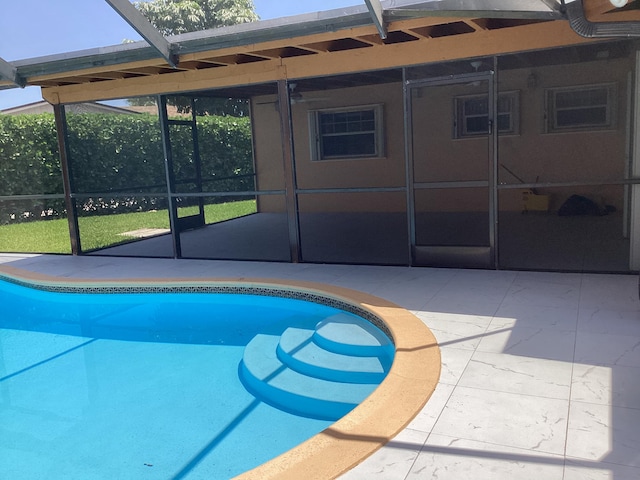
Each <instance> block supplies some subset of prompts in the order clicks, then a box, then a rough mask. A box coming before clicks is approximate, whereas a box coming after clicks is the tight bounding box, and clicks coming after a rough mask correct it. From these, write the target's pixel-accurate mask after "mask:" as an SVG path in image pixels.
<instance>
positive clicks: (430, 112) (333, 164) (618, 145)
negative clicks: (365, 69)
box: [254, 58, 633, 211]
mask: <svg viewBox="0 0 640 480" xmlns="http://www.w3.org/2000/svg"><path fill="white" fill-rule="evenodd" d="M632 69H633V59H632V58H629V59H621V60H602V61H597V62H591V63H588V64H587V63H585V64H572V65H558V66H549V67H544V68H535V69H533V70H532V69H530V68H523V69H517V70H506V71H500V72H499V73H498V75H497V80H498V82H499V83H498V85H499V90H500V91H504V92H508V91H517V92H518V95H519V103H520V107H519V112H520V117H519V122H520V126H519V133H518V134H516V135H503V136H500V137H499V142H498V159H499V164H504V165H505V166H506V167H508V168H509V169H510V170H511V171H513V172H514V173H515V174H516V175H517V176H518V177H520V178H521V179H522V180H524V181H525V182H527V183H532V182H535V181H536V180H537V181H539V182H606V181H612V180H621V179H622V178H623V177H624V171H625V168H626V167H625V165H626V158H625V151H626V144H627V132H626V123H627V121H626V117H627V115H628V112H627V97H628V92H627V88H628V86H627V81H628V80H627V78H628V74H629V72H631V71H632ZM532 73H533V74H534V75H535V79H536V85H535V86H531V83H530V81H529V76H530V75H531V74H532ZM610 82H615V84H616V89H617V105H616V107H617V108H616V111H615V117H616V120H615V126H614V128H612V129H608V130H589V131H582V132H566V133H545V112H544V108H545V89H547V88H552V87H562V86H578V85H591V84H601V83H610ZM421 90H423V91H421V92H420V93H419V94H418V95H417V96H416V98H415V99H414V102H413V112H414V116H413V123H414V135H413V142H414V159H415V165H416V167H415V181H418V182H438V181H460V180H486V179H487V178H488V177H487V174H488V169H489V156H488V149H489V142H488V139H487V137H483V138H472V139H469V138H467V139H454V138H453V122H454V118H453V117H454V107H453V98H454V97H455V96H456V95H467V94H474V93H483V92H486V87H484V89H483V86H477V85H474V84H471V83H469V84H462V85H454V86H445V87H437V88H433V87H429V88H423V89H421ZM265 98H266V97H265ZM265 98H262V99H256V102H255V103H260V102H261V101H262V102H264V100H265ZM305 98H306V99H307V101H305V102H304V103H297V104H294V105H293V106H292V119H293V134H294V146H295V161H296V172H297V182H298V188H300V189H322V188H359V187H402V186H404V185H405V182H406V179H405V175H406V173H405V152H404V118H403V116H404V114H403V98H402V85H401V84H400V83H394V84H386V85H374V86H367V87H360V88H345V89H342V90H330V91H323V92H311V93H305ZM271 99H272V100H275V99H274V98H273V97H271ZM374 104H382V105H383V106H384V143H385V156H384V157H383V158H371V159H345V160H331V161H312V160H311V155H310V146H309V119H308V112H309V110H313V109H322V108H334V107H347V106H358V105H374ZM254 113H255V114H256V117H255V118H256V120H255V121H256V125H257V127H258V128H256V138H255V142H256V144H255V146H256V163H257V165H258V170H257V173H258V181H259V185H260V188H261V189H269V188H276V187H279V188H283V187H282V180H281V179H282V154H281V150H280V148H281V142H280V133H279V119H278V113H277V109H276V107H275V104H274V103H272V104H263V105H256V106H255V107H254ZM498 170H499V172H498V175H499V181H500V183H508V184H519V181H518V180H517V179H515V178H514V177H513V176H511V175H510V174H509V173H507V171H506V170H504V169H502V168H501V167H500V166H498ZM622 192H623V189H621V188H619V187H613V188H612V187H589V188H586V189H585V188H575V193H580V194H592V195H600V196H602V197H604V201H605V202H606V203H607V204H611V205H614V206H616V207H617V208H619V209H621V208H622V204H623V198H622ZM538 193H542V194H545V193H548V194H549V195H550V202H551V208H552V209H555V208H558V207H559V206H560V205H561V203H562V202H563V201H564V200H565V199H566V197H567V196H569V195H570V194H571V193H573V192H572V190H570V189H569V190H566V189H563V190H560V189H552V190H549V191H545V189H539V190H538ZM463 196H464V191H463V190H457V198H458V199H460V202H459V203H456V202H451V201H449V199H448V200H447V201H443V202H437V203H435V202H434V203H433V204H432V206H431V208H427V207H425V208H422V206H421V207H420V208H419V209H421V210H424V211H426V210H438V211H442V210H449V211H456V210H460V209H462V210H466V209H468V208H469V206H470V205H473V204H474V202H475V200H473V199H469V201H465V199H464V198H462V197H463ZM305 197H306V198H305V200H304V210H305V211H341V210H344V211H404V210H405V209H406V202H405V201H404V198H403V196H402V195H378V196H376V195H372V194H366V195H365V194H350V195H348V196H347V195H342V194H341V195H336V194H329V195H313V196H305ZM454 197H455V196H454ZM301 198H302V197H301ZM476 198H477V195H476ZM521 198H522V192H521V190H514V191H512V192H507V191H501V193H500V202H499V207H500V209H501V210H520V209H521V208H522V201H521ZM272 203H273V202H267V201H261V204H260V208H261V209H267V208H275V207H276V205H273V204H272ZM277 203H278V206H281V205H282V203H281V202H277ZM461 207H462V208H461ZM484 207H485V206H484V205H482V207H481V208H484ZM263 211H264V210H263Z"/></svg>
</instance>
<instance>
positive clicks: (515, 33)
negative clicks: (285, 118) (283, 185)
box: [42, 20, 592, 103]
mask: <svg viewBox="0 0 640 480" xmlns="http://www.w3.org/2000/svg"><path fill="white" fill-rule="evenodd" d="M591 41H592V40H589V39H585V38H583V37H580V36H579V35H577V34H576V33H575V32H574V31H573V30H571V27H570V26H569V24H568V23H567V22H566V21H562V20H558V21H553V22H545V23H537V24H530V25H523V26H519V27H513V28H503V29H496V30H482V31H476V32H473V33H468V34H462V35H452V36H444V37H438V38H427V39H421V40H416V41H413V42H404V43H396V44H389V45H379V46H370V47H367V48H358V49H355V50H345V51H338V52H328V53H318V54H316V55H305V56H299V57H290V58H283V59H274V60H265V61H262V62H252V63H246V64H239V65H230V66H227V67H220V68H208V69H203V70H190V71H182V72H175V73H166V74H163V75H155V76H153V77H137V78H123V79H117V80H112V81H102V82H98V83H95V84H85V85H68V86H61V87H49V88H43V90H42V94H43V97H44V98H45V99H46V100H47V101H49V102H51V103H57V102H61V103H73V102H85V101H92V100H107V99H116V98H126V97H133V96H140V95H152V94H161V93H171V92H180V91H193V90H207V89H212V88H221V87H233V86H237V85H252V84H259V83H265V82H273V81H276V80H278V79H279V78H280V77H279V76H278V75H280V71H281V70H280V69H281V67H282V66H285V67H286V72H287V75H288V78H289V79H297V78H308V77H315V76H319V77H322V76H327V75H337V74H345V73H357V72H360V71H367V70H381V69H386V68H398V67H403V66H411V65H419V64H424V63H432V62H442V61H448V60H454V59H461V58H471V57H477V56H487V55H499V54H506V53H513V52H518V51H526V50H536V49H545V48H554V47H562V46H568V45H580V44H584V43H589V42H591Z"/></svg>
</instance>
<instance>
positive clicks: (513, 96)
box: [454, 92, 518, 138]
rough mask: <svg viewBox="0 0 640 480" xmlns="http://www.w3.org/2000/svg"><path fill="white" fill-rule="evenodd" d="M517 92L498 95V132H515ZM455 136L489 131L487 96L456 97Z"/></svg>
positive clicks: (474, 134)
mask: <svg viewBox="0 0 640 480" xmlns="http://www.w3.org/2000/svg"><path fill="white" fill-rule="evenodd" d="M517 100H518V95H517V92H506V93H501V94H500V96H499V97H498V120H497V123H498V129H499V132H500V133H503V134H504V133H509V134H517V133H518V131H517V130H518V125H517V123H516V121H515V119H516V118H517V108H518V101H517ZM455 110H456V112H455V113H456V128H455V132H454V134H455V136H456V138H462V137H472V136H476V135H487V134H488V133H489V96H488V95H474V96H464V97H456V99H455Z"/></svg>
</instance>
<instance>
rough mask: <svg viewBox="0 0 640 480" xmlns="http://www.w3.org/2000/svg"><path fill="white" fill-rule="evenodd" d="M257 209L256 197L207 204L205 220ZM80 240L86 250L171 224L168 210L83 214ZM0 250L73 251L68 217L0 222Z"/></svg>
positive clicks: (185, 210)
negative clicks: (9, 223) (96, 214)
mask: <svg viewBox="0 0 640 480" xmlns="http://www.w3.org/2000/svg"><path fill="white" fill-rule="evenodd" d="M255 212H256V202H255V200H241V201H237V202H228V203H219V204H213V205H205V220H206V223H208V224H209V223H216V222H221V221H224V220H229V219H231V218H236V217H241V216H243V215H248V214H250V213H255ZM195 213H197V207H188V208H181V209H180V212H179V215H180V216H184V215H189V214H195ZM78 223H79V226H80V241H81V244H82V249H83V250H92V249H94V248H103V247H107V246H110V245H115V244H117V243H122V242H125V241H128V240H131V239H134V238H135V237H130V236H123V235H121V234H122V233H124V232H131V231H134V230H139V229H142V228H164V229H168V228H169V214H168V212H167V210H154V211H150V212H136V213H121V214H114V215H101V216H94V217H81V218H79V219H78ZM0 252H20V253H71V246H70V243H69V224H68V223H67V220H66V219H57V220H42V221H38V222H29V223H17V224H12V225H2V226H0Z"/></svg>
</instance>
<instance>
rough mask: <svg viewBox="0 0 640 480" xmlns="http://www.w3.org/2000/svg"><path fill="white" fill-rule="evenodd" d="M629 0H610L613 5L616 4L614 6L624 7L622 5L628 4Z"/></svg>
mask: <svg viewBox="0 0 640 480" xmlns="http://www.w3.org/2000/svg"><path fill="white" fill-rule="evenodd" d="M628 1H629V0H609V2H610V3H611V5H613V6H614V7H616V8H622V7H624V6H625V5H626V4H627V2H628Z"/></svg>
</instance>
